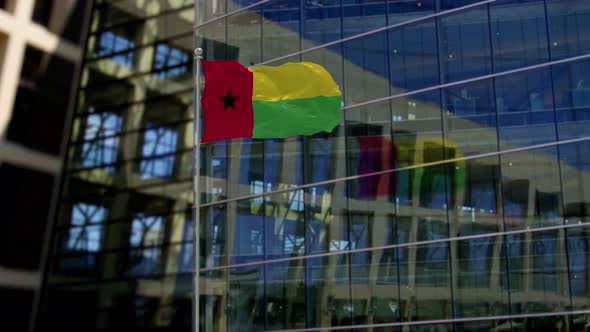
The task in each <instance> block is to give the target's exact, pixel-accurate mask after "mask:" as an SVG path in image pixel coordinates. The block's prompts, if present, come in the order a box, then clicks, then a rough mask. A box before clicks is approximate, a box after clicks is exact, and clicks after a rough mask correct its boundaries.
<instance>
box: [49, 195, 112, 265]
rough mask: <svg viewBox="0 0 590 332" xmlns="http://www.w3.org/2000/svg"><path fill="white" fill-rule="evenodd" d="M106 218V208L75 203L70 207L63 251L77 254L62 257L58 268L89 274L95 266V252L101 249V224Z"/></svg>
mask: <svg viewBox="0 0 590 332" xmlns="http://www.w3.org/2000/svg"><path fill="white" fill-rule="evenodd" d="M106 217H107V210H106V208H104V207H102V206H98V205H93V204H87V203H76V204H74V205H73V207H72V214H71V225H70V229H69V230H68V233H67V236H66V239H65V242H64V244H63V246H64V251H66V252H69V253H77V255H75V256H70V257H63V258H62V259H61V261H60V268H61V269H63V270H64V271H68V272H82V273H87V272H91V271H93V270H94V268H95V264H96V252H98V251H99V250H100V249H101V242H102V238H103V225H102V224H103V222H104V220H105V219H106Z"/></svg>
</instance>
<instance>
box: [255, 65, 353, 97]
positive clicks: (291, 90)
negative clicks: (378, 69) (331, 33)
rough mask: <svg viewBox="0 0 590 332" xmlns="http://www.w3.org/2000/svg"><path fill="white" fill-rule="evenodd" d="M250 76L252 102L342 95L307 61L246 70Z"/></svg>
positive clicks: (336, 87) (332, 81)
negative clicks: (252, 75) (251, 74)
mask: <svg viewBox="0 0 590 332" xmlns="http://www.w3.org/2000/svg"><path fill="white" fill-rule="evenodd" d="M250 71H252V73H254V82H253V83H254V91H253V92H252V100H253V101H254V100H264V101H280V100H286V99H300V98H313V97H318V96H324V97H335V96H340V95H342V93H341V92H340V89H338V85H336V82H334V79H333V78H332V76H331V75H330V73H328V72H327V71H326V69H324V67H322V66H320V65H317V64H315V63H311V62H298V63H291V62H290V63H286V64H283V65H280V66H258V67H254V68H250Z"/></svg>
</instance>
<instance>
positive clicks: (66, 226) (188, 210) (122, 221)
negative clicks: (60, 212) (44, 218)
mask: <svg viewBox="0 0 590 332" xmlns="http://www.w3.org/2000/svg"><path fill="white" fill-rule="evenodd" d="M192 211H193V209H192V207H187V208H185V209H180V210H172V211H166V212H165V213H151V214H150V216H152V217H162V218H169V217H172V216H176V215H186V214H187V213H192ZM135 218H136V216H135V215H133V216H127V217H123V218H110V219H109V218H108V217H105V219H104V220H102V221H101V224H104V225H107V226H110V225H119V224H129V223H131V221H133V219H135ZM70 228H72V226H71V225H70V224H61V225H56V228H55V229H56V232H59V231H67V230H68V229H70Z"/></svg>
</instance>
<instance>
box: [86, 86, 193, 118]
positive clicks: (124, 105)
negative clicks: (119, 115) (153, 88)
mask: <svg viewBox="0 0 590 332" xmlns="http://www.w3.org/2000/svg"><path fill="white" fill-rule="evenodd" d="M192 91H193V90H192V87H191V88H187V89H183V90H178V91H176V92H173V93H168V94H163V95H159V96H155V97H150V98H145V99H140V100H134V101H128V102H124V103H121V104H114V105H106V106H103V107H100V108H96V109H94V111H93V112H92V113H91V112H89V111H86V110H83V111H80V112H78V113H77V114H76V116H78V117H82V116H88V115H90V114H97V113H106V112H113V111H118V110H125V109H127V108H130V107H133V106H135V105H138V104H149V103H152V102H157V101H160V100H165V99H167V98H170V97H173V96H178V95H182V94H186V93H189V92H192Z"/></svg>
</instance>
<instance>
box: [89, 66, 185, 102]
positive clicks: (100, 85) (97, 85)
mask: <svg viewBox="0 0 590 332" xmlns="http://www.w3.org/2000/svg"><path fill="white" fill-rule="evenodd" d="M190 65H192V61H187V62H186V63H183V64H180V65H177V66H175V67H174V68H176V67H183V66H186V67H188V66H190ZM171 69H173V67H168V68H166V69H164V70H171ZM159 71H162V70H153V69H151V70H148V71H143V72H134V73H133V74H130V75H127V76H125V77H120V78H113V79H107V80H104V81H99V82H96V83H92V84H89V85H86V86H81V87H80V90H81V91H85V90H89V89H90V90H93V89H103V88H104V86H109V85H112V84H113V83H118V82H121V81H126V80H131V79H133V78H139V77H142V76H153V75H154V74H156V73H157V72H159ZM181 91H184V90H181ZM173 94H176V93H173Z"/></svg>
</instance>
